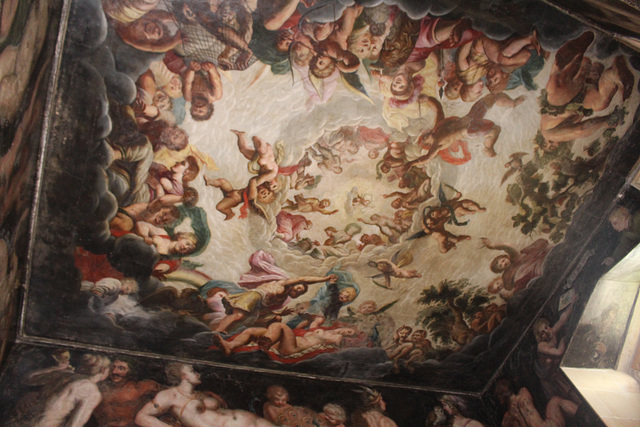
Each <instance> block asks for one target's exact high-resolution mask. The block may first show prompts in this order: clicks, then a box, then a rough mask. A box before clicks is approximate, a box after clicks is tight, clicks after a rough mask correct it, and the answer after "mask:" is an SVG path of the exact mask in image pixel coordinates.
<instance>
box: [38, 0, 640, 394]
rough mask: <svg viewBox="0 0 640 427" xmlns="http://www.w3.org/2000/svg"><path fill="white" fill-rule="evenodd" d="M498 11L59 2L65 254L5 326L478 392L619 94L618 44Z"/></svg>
mask: <svg viewBox="0 0 640 427" xmlns="http://www.w3.org/2000/svg"><path fill="white" fill-rule="evenodd" d="M508 5H509V6H508V7H507V6H505V4H502V3H498V2H488V3H486V4H483V5H478V8H477V9H474V8H466V7H465V8H462V7H458V6H457V3H452V4H450V5H446V2H438V5H437V6H436V5H435V4H431V2H422V3H420V4H416V3H415V2H406V3H405V2H401V1H396V2H380V1H368V2H365V1H361V2H356V3H353V2H348V1H329V2H321V1H313V0H308V1H296V0H283V1H266V0H258V1H257V2H256V1H247V2H240V1H231V0H228V1H210V2H201V1H178V0H175V1H169V0H145V1H142V0H103V1H102V3H101V4H100V2H92V1H86V2H81V3H80V4H79V5H78V6H76V9H75V10H74V12H73V13H74V15H72V19H71V22H70V25H69V33H70V34H69V35H68V37H69V40H68V42H67V44H66V48H65V53H64V55H63V59H62V61H63V67H66V68H65V70H67V71H65V72H66V74H65V75H64V76H63V78H62V80H63V81H66V82H67V83H68V82H70V81H74V82H77V81H83V82H86V84H82V85H77V86H76V85H74V84H69V85H68V87H69V89H68V90H66V91H65V92H63V93H62V94H61V97H60V98H59V99H58V101H57V102H58V104H57V105H58V108H63V107H64V108H66V110H65V111H72V112H74V113H73V114H71V113H65V114H67V115H68V117H66V119H68V120H71V121H72V122H73V124H74V125H77V128H74V129H77V130H74V131H73V136H72V137H65V138H62V137H61V138H59V139H58V140H57V141H56V142H60V144H54V143H50V146H49V148H48V150H49V153H50V155H49V156H47V159H45V171H44V177H45V181H44V184H43V190H42V191H43V193H42V195H41V197H42V198H43V200H44V201H43V209H42V211H43V214H42V215H45V218H46V217H47V214H48V212H52V213H53V212H55V213H56V214H58V213H59V211H57V210H56V209H58V208H59V206H58V201H62V200H67V199H71V198H72V196H71V195H70V194H73V195H75V196H74V197H75V198H73V202H72V203H70V205H71V206H72V208H68V209H67V210H64V215H57V218H58V219H57V220H56V221H61V219H60V216H64V218H65V220H66V221H68V223H73V224H74V227H75V228H73V232H69V233H64V232H63V233H61V232H60V231H61V230H63V231H64V230H70V228H64V227H62V228H57V231H58V233H57V235H56V236H55V237H54V235H53V233H52V231H50V230H48V227H47V226H45V225H44V224H43V222H42V220H40V223H39V228H38V232H39V234H36V239H40V240H42V241H43V242H44V243H42V244H43V245H45V244H47V245H48V244H51V245H58V244H59V245H67V246H68V245H72V247H73V250H74V253H73V259H72V260H71V259H69V257H67V258H59V257H61V256H62V254H59V253H57V252H56V251H55V250H53V249H51V248H52V247H53V246H50V247H49V249H47V248H46V247H44V246H43V247H39V248H41V249H38V250H36V253H35V255H34V264H33V277H32V279H31V283H30V287H29V295H28V297H27V302H28V304H27V309H26V325H27V329H26V331H27V333H29V334H32V335H43V336H46V337H51V338H56V339H60V338H62V339H66V340H72V341H76V342H81V343H89V344H95V345H105V346H112V347H117V348H122V349H126V350H135V351H141V352H155V353H160V354H168V355H174V356H183V357H189V358H195V359H198V360H201V361H203V362H208V363H216V364H225V365H228V366H236V367H242V368H243V369H244V368H247V367H254V368H262V369H268V370H273V371H276V372H299V373H306V374H314V375H320V376H325V377H333V378H344V379H354V380H362V379H366V380H371V381H379V382H383V383H390V384H402V385H411V386H421V387H432V386H433V387H440V388H452V389H461V390H470V391H480V390H481V389H482V388H483V387H484V386H485V384H486V383H487V381H488V379H489V378H491V377H492V375H493V374H494V373H495V371H496V370H497V369H498V367H499V366H500V363H501V362H502V361H503V360H504V359H505V358H506V357H507V355H508V353H509V352H510V351H511V350H512V348H513V346H514V345H515V343H516V341H517V340H518V339H519V337H520V334H521V333H522V332H523V331H524V330H525V328H526V327H527V326H528V325H529V323H530V322H531V321H532V319H533V318H534V316H535V314H536V313H537V312H538V311H539V310H540V308H541V307H542V304H543V302H544V301H545V300H546V299H547V298H548V297H549V296H550V295H551V293H552V292H553V291H554V290H555V289H556V287H557V286H558V284H557V283H554V282H550V281H544V282H542V281H540V280H536V279H538V278H540V277H541V276H542V275H543V272H544V273H548V272H549V269H550V267H549V266H550V264H552V265H553V269H555V271H556V272H557V273H558V274H560V273H561V272H562V271H564V270H563V269H564V267H566V266H568V265H569V263H570V261H571V259H569V258H563V257H568V256H569V255H568V254H569V253H571V249H573V248H567V247H566V244H565V239H566V238H567V235H568V234H570V233H571V231H572V230H573V231H576V230H579V231H578V232H579V233H583V234H587V233H589V232H590V231H591V230H581V229H580V228H579V227H580V224H576V223H575V222H574V221H573V219H574V215H577V213H578V212H580V209H581V208H582V209H584V206H585V204H588V203H592V204H593V203H594V196H593V189H594V187H595V186H596V185H597V184H598V182H599V180H600V178H601V176H602V174H603V172H604V171H605V170H606V164H607V160H608V159H609V157H610V155H611V153H614V152H618V151H619V150H620V145H619V140H620V138H621V137H622V136H623V135H624V134H625V132H626V131H627V129H629V126H630V125H631V124H632V123H633V115H634V112H635V110H636V108H637V105H638V97H639V96H638V91H637V90H636V89H635V88H636V84H637V81H638V72H637V71H636V70H635V69H634V68H633V66H632V64H634V63H635V62H634V61H636V59H634V58H633V55H632V54H631V53H630V51H628V50H625V49H623V48H621V47H619V46H618V45H616V44H615V43H612V42H611V40H609V39H606V38H605V37H603V36H602V35H600V34H599V33H597V32H595V31H593V30H590V29H588V28H585V27H583V26H581V25H580V24H578V23H577V22H574V21H573V20H571V19H570V18H568V17H566V16H564V15H561V14H560V13H559V12H557V11H555V10H554V9H551V8H549V7H547V6H544V5H542V4H539V3H537V2H518V3H513V4H512V3H508ZM89 17H94V18H95V19H90V18H89ZM79 35H81V36H82V37H85V39H82V37H81V36H79ZM78 40H82V42H79V41H78ZM65 79H66V80H65ZM67 126H70V127H71V126H72V125H71V124H68V125H67ZM63 130H64V129H62V130H60V129H55V130H54V136H55V135H56V132H60V133H63ZM54 139H55V138H54ZM56 147H59V148H56ZM60 147H62V148H60ZM61 153H62V154H61ZM52 171H55V172H59V171H64V173H59V174H58V175H57V176H62V178H59V179H57V180H47V174H48V173H51V174H53V172H52ZM72 189H73V190H72ZM614 191H615V190H614ZM70 192H71V193H70ZM51 215H52V216H53V214H51ZM45 224H49V223H47V222H45ZM51 224H55V225H54V226H53V227H54V228H55V227H57V226H58V225H57V223H56V222H53V223H51ZM54 241H55V242H54ZM67 255H69V254H67ZM552 258H554V259H553V260H551V259H552ZM545 263H546V270H545ZM47 271H55V272H56V276H57V277H64V280H59V279H58V278H56V283H55V286H53V285H52V284H51V283H47V280H48V279H49V278H50V277H51V276H49V275H48V273H47ZM572 301H575V294H572V293H571V292H568V293H567V294H565V296H564V300H563V308H565V307H567V306H568V305H569V304H571V302H572ZM53 302H55V303H53ZM52 306H61V307H60V308H52ZM62 307H63V308H64V315H63V314H61V313H62V312H61V311H60V309H61V308H62ZM51 310H53V312H52V311H51ZM51 313H54V314H51Z"/></svg>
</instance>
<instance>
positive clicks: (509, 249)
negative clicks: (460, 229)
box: [480, 237, 520, 260]
mask: <svg viewBox="0 0 640 427" xmlns="http://www.w3.org/2000/svg"><path fill="white" fill-rule="evenodd" d="M480 240H481V241H482V245H483V246H486V247H487V248H489V249H493V250H496V251H504V252H506V253H507V255H508V256H509V258H511V259H512V260H513V259H516V258H517V257H519V256H520V251H518V250H517V249H516V248H514V247H513V246H511V245H508V244H506V243H495V244H493V243H491V241H490V240H489V239H487V238H486V237H483V238H481V239H480Z"/></svg>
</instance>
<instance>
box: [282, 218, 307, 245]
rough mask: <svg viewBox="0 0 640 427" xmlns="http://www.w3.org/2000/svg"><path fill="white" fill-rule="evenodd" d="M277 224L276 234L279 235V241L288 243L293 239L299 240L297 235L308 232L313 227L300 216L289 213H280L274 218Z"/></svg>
mask: <svg viewBox="0 0 640 427" xmlns="http://www.w3.org/2000/svg"><path fill="white" fill-rule="evenodd" d="M276 223H277V224H278V229H277V230H276V232H277V233H279V234H281V236H279V237H280V239H282V240H283V241H285V242H287V243H289V242H290V241H292V240H293V239H300V236H299V233H300V232H301V231H302V230H308V229H310V228H311V226H312V225H313V224H312V223H311V221H309V220H308V219H306V218H305V217H304V216H302V215H294V214H292V213H289V212H285V211H280V212H279V213H278V215H277V216H276Z"/></svg>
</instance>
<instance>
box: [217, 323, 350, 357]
mask: <svg viewBox="0 0 640 427" xmlns="http://www.w3.org/2000/svg"><path fill="white" fill-rule="evenodd" d="M355 334H356V331H355V329H353V328H336V329H315V330H312V331H308V332H306V333H305V334H304V335H302V336H296V334H295V332H294V331H293V329H291V328H290V327H288V326H287V325H286V324H284V323H272V324H270V325H269V327H267V328H248V329H245V330H244V331H242V332H241V333H239V334H238V335H236V336H235V337H234V338H233V339H231V340H229V341H226V340H224V339H223V338H222V336H221V335H214V337H215V340H216V344H217V345H218V346H219V347H220V349H221V350H222V351H224V353H225V355H227V356H230V355H231V354H232V353H233V351H234V350H235V349H236V348H238V347H242V346H244V345H247V344H249V343H250V342H252V341H256V342H257V343H258V346H259V347H260V349H261V350H263V351H267V350H269V349H271V348H273V349H274V350H276V351H277V352H278V353H280V354H281V355H282V356H290V355H292V354H296V353H300V352H303V351H305V350H308V349H310V348H312V347H316V346H321V345H328V346H332V347H340V345H341V343H342V339H343V338H344V337H345V336H352V335H355Z"/></svg>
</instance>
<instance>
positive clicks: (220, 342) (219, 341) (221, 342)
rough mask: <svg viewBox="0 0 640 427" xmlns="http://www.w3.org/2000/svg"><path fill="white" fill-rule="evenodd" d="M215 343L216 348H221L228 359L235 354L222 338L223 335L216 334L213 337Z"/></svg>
mask: <svg viewBox="0 0 640 427" xmlns="http://www.w3.org/2000/svg"><path fill="white" fill-rule="evenodd" d="M213 342H214V344H215V345H216V346H218V348H220V350H222V352H223V353H224V355H225V356H226V357H229V356H231V354H232V353H233V349H232V348H231V346H230V345H229V343H228V342H226V341H225V340H224V338H222V335H220V334H214V335H213Z"/></svg>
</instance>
